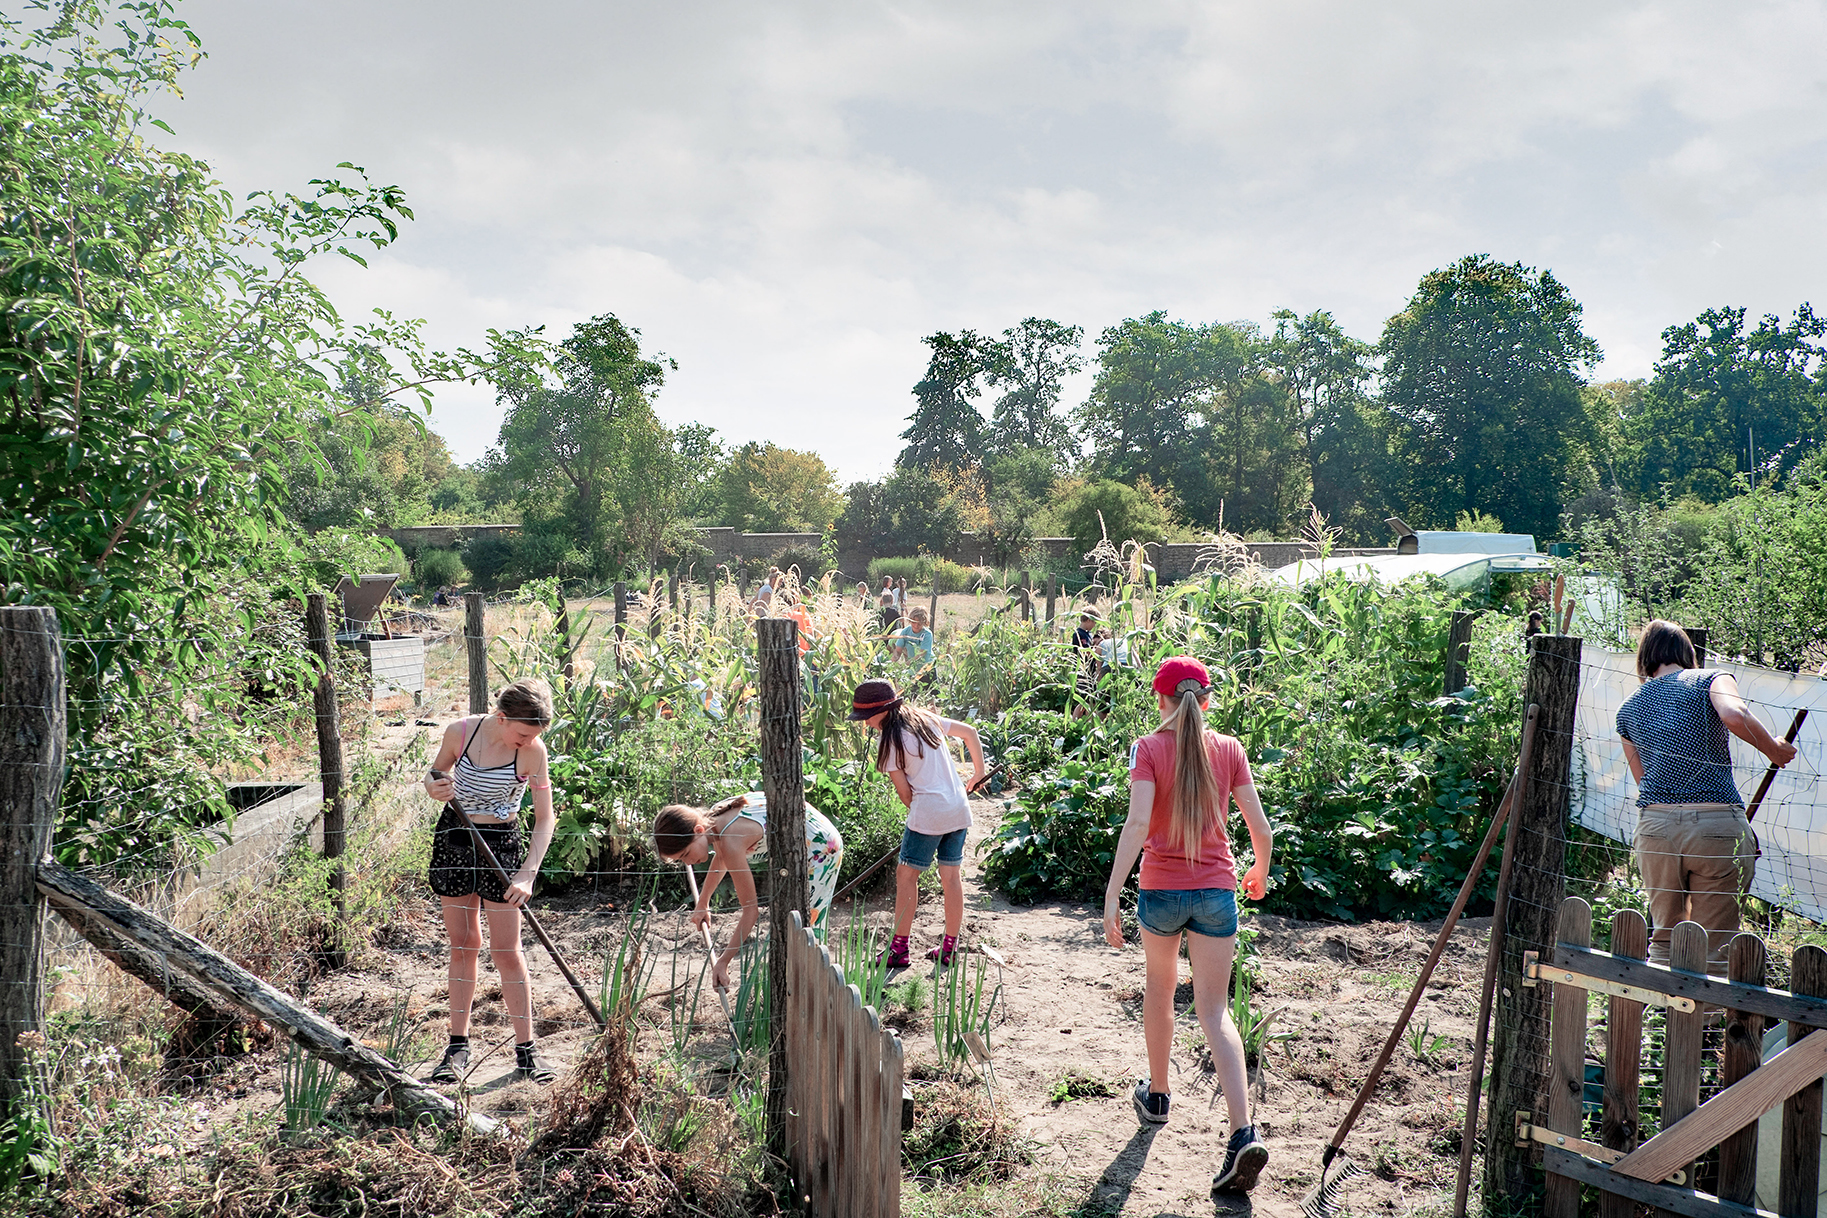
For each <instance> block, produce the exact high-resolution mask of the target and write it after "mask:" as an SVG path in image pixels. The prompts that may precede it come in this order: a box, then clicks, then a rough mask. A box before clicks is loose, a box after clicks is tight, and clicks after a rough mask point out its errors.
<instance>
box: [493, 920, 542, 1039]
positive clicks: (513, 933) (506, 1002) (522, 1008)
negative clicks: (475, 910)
mask: <svg viewBox="0 0 1827 1218" xmlns="http://www.w3.org/2000/svg"><path fill="white" fill-rule="evenodd" d="M484 907H485V908H486V909H487V910H488V956H489V959H490V960H492V961H493V962H494V964H495V971H496V972H497V973H499V974H500V975H501V1002H502V1005H503V1006H505V1007H507V1011H508V1018H509V1019H511V1020H513V1022H514V1043H515V1044H518V1045H524V1044H526V1043H527V1042H528V1041H530V1040H532V1039H533V991H532V989H531V988H530V987H529V986H528V984H527V958H526V956H525V954H523V953H522V952H521V950H520V911H519V910H518V909H515V908H514V907H513V906H512V905H497V904H496V903H495V902H493V901H489V902H486V903H485V906H484Z"/></svg>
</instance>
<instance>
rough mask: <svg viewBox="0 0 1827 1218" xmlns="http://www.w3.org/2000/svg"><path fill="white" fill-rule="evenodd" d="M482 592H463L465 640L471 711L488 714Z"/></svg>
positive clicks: (486, 660) (486, 639)
mask: <svg viewBox="0 0 1827 1218" xmlns="http://www.w3.org/2000/svg"><path fill="white" fill-rule="evenodd" d="M482 614H483V607H482V594H481V593H480V592H465V593H464V594H463V642H464V644H465V646H466V647H467V648H468V651H469V713H470V714H472V715H486V714H488V634H487V632H486V631H485V629H484V626H485V622H484V620H483V616H482Z"/></svg>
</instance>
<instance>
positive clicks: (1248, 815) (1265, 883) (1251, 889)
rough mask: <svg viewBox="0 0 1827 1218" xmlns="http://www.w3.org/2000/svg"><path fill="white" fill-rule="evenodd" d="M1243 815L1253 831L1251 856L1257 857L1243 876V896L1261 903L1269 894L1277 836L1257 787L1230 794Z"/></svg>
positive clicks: (1240, 788) (1253, 786) (1239, 789)
mask: <svg viewBox="0 0 1827 1218" xmlns="http://www.w3.org/2000/svg"><path fill="white" fill-rule="evenodd" d="M1231 797H1232V798H1233V799H1235V800H1236V801H1237V807H1238V809H1239V810H1240V811H1241V812H1242V813H1243V823H1244V826H1245V827H1246V828H1248V829H1249V831H1250V853H1251V854H1252V855H1254V856H1255V858H1254V860H1253V861H1252V862H1251V863H1250V869H1249V870H1248V871H1246V872H1244V873H1243V880H1242V884H1243V894H1244V895H1245V896H1247V897H1249V898H1250V900H1252V901H1260V900H1262V898H1263V894H1264V893H1266V892H1268V891H1269V857H1270V856H1271V855H1272V854H1274V853H1275V832H1274V830H1272V829H1270V828H1269V817H1268V814H1267V813H1265V812H1264V811H1263V810H1262V797H1261V796H1260V795H1258V794H1256V784H1254V783H1251V784H1250V785H1248V786H1242V787H1237V788H1235V789H1234V790H1232V792H1231Z"/></svg>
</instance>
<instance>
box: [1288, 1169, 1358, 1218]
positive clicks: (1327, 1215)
mask: <svg viewBox="0 0 1827 1218" xmlns="http://www.w3.org/2000/svg"><path fill="white" fill-rule="evenodd" d="M1327 1166H1328V1165H1327V1164H1321V1166H1320V1178H1319V1184H1318V1185H1316V1186H1315V1187H1314V1189H1313V1191H1312V1192H1310V1193H1308V1194H1307V1195H1306V1196H1305V1197H1302V1198H1301V1202H1300V1212H1301V1213H1303V1214H1305V1215H1306V1216H1307V1218H1337V1215H1338V1212H1339V1198H1340V1196H1341V1195H1343V1193H1344V1191H1345V1183H1346V1181H1348V1180H1350V1179H1351V1178H1352V1177H1353V1176H1361V1175H1363V1174H1364V1169H1363V1168H1362V1167H1359V1166H1358V1165H1357V1164H1356V1163H1354V1162H1352V1161H1351V1160H1350V1159H1346V1160H1345V1161H1344V1162H1343V1163H1342V1164H1341V1165H1340V1166H1339V1169H1338V1170H1337V1171H1336V1172H1334V1173H1333V1174H1332V1178H1331V1179H1330V1180H1328V1179H1327V1178H1326V1168H1327Z"/></svg>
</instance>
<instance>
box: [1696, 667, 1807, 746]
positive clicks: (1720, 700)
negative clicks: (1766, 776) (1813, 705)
mask: <svg viewBox="0 0 1827 1218" xmlns="http://www.w3.org/2000/svg"><path fill="white" fill-rule="evenodd" d="M1707 692H1708V694H1709V695H1711V697H1712V699H1713V709H1714V710H1715V711H1718V712H1719V720H1720V722H1722V723H1724V724H1725V725H1726V731H1728V732H1731V733H1732V734H1733V735H1734V736H1736V737H1738V738H1739V739H1740V740H1742V741H1744V742H1745V743H1746V744H1748V745H1750V746H1751V747H1752V748H1754V749H1756V750H1757V751H1758V752H1760V753H1762V754H1763V755H1764V756H1765V757H1768V758H1769V759H1770V760H1771V761H1773V762H1775V763H1776V764H1777V765H1788V764H1789V763H1790V762H1791V761H1794V760H1795V746H1794V745H1793V744H1790V743H1789V742H1788V741H1786V740H1778V739H1777V738H1776V737H1774V736H1772V735H1771V734H1770V730H1769V729H1768V728H1766V727H1765V726H1764V725H1763V720H1761V719H1759V718H1758V717H1757V716H1756V715H1753V714H1752V713H1751V708H1750V707H1748V706H1746V705H1745V700H1744V699H1743V698H1742V697H1740V696H1739V693H1738V682H1737V681H1735V680H1733V678H1732V676H1731V674H1730V673H1720V674H1719V675H1718V676H1717V677H1714V678H1713V684H1712V686H1711V687H1710V688H1709V689H1708V690H1707Z"/></svg>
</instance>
